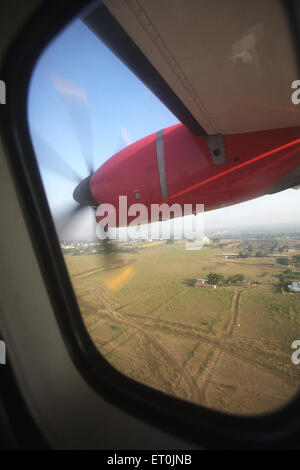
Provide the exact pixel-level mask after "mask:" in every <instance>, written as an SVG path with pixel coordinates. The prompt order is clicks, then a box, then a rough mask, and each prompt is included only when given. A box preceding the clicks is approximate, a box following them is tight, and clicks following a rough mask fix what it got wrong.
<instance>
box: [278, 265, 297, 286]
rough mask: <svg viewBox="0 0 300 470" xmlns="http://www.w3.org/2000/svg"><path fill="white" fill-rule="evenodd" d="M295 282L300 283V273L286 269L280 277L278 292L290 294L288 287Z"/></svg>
mask: <svg viewBox="0 0 300 470" xmlns="http://www.w3.org/2000/svg"><path fill="white" fill-rule="evenodd" d="M293 281H300V273H299V272H296V271H293V270H292V269H286V270H285V271H283V273H281V274H279V276H278V284H277V286H276V287H277V291H278V292H283V291H286V292H288V290H289V289H288V285H289V284H292V282H293Z"/></svg>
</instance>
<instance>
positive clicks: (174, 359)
mask: <svg viewBox="0 0 300 470" xmlns="http://www.w3.org/2000/svg"><path fill="white" fill-rule="evenodd" d="M101 291H102V293H103V296H102V300H103V302H104V303H105V305H106V308H107V310H108V312H109V315H110V317H111V319H112V320H113V321H114V322H117V323H119V324H122V325H126V326H129V327H131V328H135V329H136V330H138V331H139V332H140V333H142V335H143V337H144V338H145V340H146V351H145V352H146V353H147V357H148V359H149V360H150V365H151V364H152V366H153V363H155V359H153V358H152V357H151V356H152V354H151V347H150V346H151V345H152V346H154V347H155V348H156V349H157V350H158V351H159V352H160V353H161V354H162V355H163V356H164V357H165V359H166V360H167V361H168V363H169V364H170V365H171V366H172V367H173V368H174V369H175V370H176V371H177V372H178V373H179V374H180V375H181V376H182V377H183V378H184V379H185V381H186V382H187V384H188V386H189V389H190V394H191V396H190V398H191V400H192V401H193V402H196V403H198V402H199V397H200V391H199V388H198V386H197V383H196V381H195V379H194V377H193V375H192V374H191V373H190V371H189V368H188V367H186V366H183V365H182V362H181V359H180V358H179V357H178V355H177V354H176V352H175V351H171V350H169V349H168V348H167V347H166V345H164V344H162V343H161V342H160V341H159V340H158V339H157V338H156V337H155V336H153V335H152V334H150V333H149V332H147V331H146V329H145V327H144V325H143V326H140V325H138V324H137V323H136V322H134V321H132V320H128V319H125V318H124V317H122V316H121V314H120V313H118V312H116V311H115V310H114V309H113V307H112V303H111V301H109V300H108V296H107V295H106V293H105V292H104V291H103V289H101Z"/></svg>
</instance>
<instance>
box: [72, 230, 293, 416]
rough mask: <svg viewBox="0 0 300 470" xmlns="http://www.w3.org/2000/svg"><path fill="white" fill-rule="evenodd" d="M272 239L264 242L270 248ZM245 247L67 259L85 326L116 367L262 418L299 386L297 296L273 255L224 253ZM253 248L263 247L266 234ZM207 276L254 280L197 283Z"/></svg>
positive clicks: (230, 243) (146, 249)
mask: <svg viewBox="0 0 300 470" xmlns="http://www.w3.org/2000/svg"><path fill="white" fill-rule="evenodd" d="M273 242H274V241H273ZM276 242H277V245H278V240H275V243H271V242H270V240H269V239H268V244H270V246H271V248H272V249H273V248H274V246H276ZM279 242H280V240H279ZM249 243H250V242H249V241H247V240H245V237H244V238H243V240H242V241H240V240H236V239H232V240H231V239H227V240H225V241H223V243H222V246H221V247H220V241H218V242H216V243H213V244H212V245H209V246H205V247H203V248H202V249H201V250H199V251H187V250H185V245H184V243H183V242H176V243H174V244H166V243H165V242H161V243H154V244H149V246H147V245H145V246H143V248H142V249H141V250H139V251H138V252H136V253H123V252H122V253H120V254H119V263H118V262H115V263H114V264H112V265H111V266H110V267H109V268H108V267H107V266H106V265H105V262H104V255H103V254H93V255H85V254H81V255H80V256H72V255H65V261H66V265H67V267H68V270H69V272H70V276H71V280H72V283H73V286H74V290H75V293H76V296H77V300H78V304H79V307H80V309H81V312H82V316H83V319H84V322H85V325H86V327H87V330H88V332H89V334H90V336H91V338H92V339H93V341H94V343H95V344H96V346H97V348H98V349H99V350H100V352H101V353H102V354H103V355H104V357H105V358H106V359H107V360H108V361H109V362H110V363H111V364H112V365H113V366H114V367H115V368H116V369H118V370H120V371H122V372H123V373H125V374H127V375H128V376H130V377H132V378H134V379H135V380H138V381H140V382H142V383H145V384H147V385H149V386H151V387H154V388H156V389H159V390H161V391H163V392H165V393H168V394H171V395H174V396H177V397H179V398H182V399H184V400H188V401H192V402H195V403H198V404H202V405H204V406H207V407H211V408H214V409H218V410H222V411H225V412H228V413H239V414H259V413H264V412H268V411H270V410H273V409H276V408H278V407H279V406H282V405H283V404H285V403H286V402H287V401H288V400H289V399H291V398H292V396H293V394H294V393H295V392H296V390H297V388H298V385H299V384H300V365H299V366H297V365H294V364H293V363H292V361H291V354H292V352H293V350H292V349H291V344H292V342H293V341H294V340H295V339H300V294H293V293H288V292H281V291H278V289H276V283H277V282H278V276H279V275H280V274H281V273H282V272H284V270H286V266H281V265H280V264H278V263H276V254H274V255H273V254H272V252H271V251H269V253H268V256H267V255H266V256H250V257H247V258H237V259H224V257H223V253H224V251H228V250H230V251H235V250H239V249H241V247H242V249H244V248H245V246H247V244H248V245H249ZM251 245H252V246H251V250H254V251H255V250H256V249H266V246H265V247H264V244H263V240H255V239H254V240H253V239H251ZM271 248H269V246H268V247H267V249H269V250H270V249H271ZM295 253H296V254H297V253H298V254H299V253H300V250H299V249H296V250H295ZM295 253H294V254H295ZM293 269H294V271H295V272H296V271H297V272H298V270H299V268H293ZM211 272H217V273H219V274H220V275H223V276H224V277H228V276H234V275H236V274H237V273H242V274H243V275H244V277H245V279H247V280H248V281H249V282H250V284H249V285H248V286H243V285H234V284H232V285H218V286H217V288H215V289H201V288H200V289H196V288H194V282H195V280H196V279H198V278H205V277H206V276H207V275H208V274H209V273H211Z"/></svg>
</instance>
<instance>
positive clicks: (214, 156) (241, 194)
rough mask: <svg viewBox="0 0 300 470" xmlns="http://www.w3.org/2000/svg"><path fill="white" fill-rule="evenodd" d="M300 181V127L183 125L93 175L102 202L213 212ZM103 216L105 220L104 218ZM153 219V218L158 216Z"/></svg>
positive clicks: (142, 142) (120, 155)
mask: <svg viewBox="0 0 300 470" xmlns="http://www.w3.org/2000/svg"><path fill="white" fill-rule="evenodd" d="M298 184H300V127H293V128H283V129H273V130H267V131H257V132H250V133H244V134H231V135H225V136H224V137H223V136H221V135H219V136H203V137H196V136H193V135H192V134H191V133H190V132H189V131H188V130H187V129H186V128H185V127H184V126H183V125H182V124H178V125H175V126H172V127H169V128H167V129H164V130H163V131H159V132H157V133H155V134H151V135H149V136H147V137H145V138H143V139H141V140H139V141H137V142H135V143H134V144H132V145H129V146H128V147H126V148H124V149H123V150H121V151H120V152H118V153H117V154H115V155H114V156H113V157H111V158H110V159H109V160H108V161H107V162H105V163H104V164H103V165H102V166H101V167H100V168H99V169H98V170H97V171H96V172H95V173H94V174H93V175H92V177H91V179H90V190H91V193H92V195H93V198H94V199H95V200H96V201H97V202H98V203H99V204H100V205H101V204H103V203H106V204H107V203H109V204H112V205H113V206H114V207H115V208H116V211H117V219H116V225H117V226H121V225H126V224H127V223H129V222H130V221H131V220H132V219H133V218H134V216H132V217H130V216H129V217H128V218H127V221H126V223H125V222H124V219H123V220H121V221H120V220H119V217H118V215H119V196H127V205H128V207H130V206H132V205H133V204H136V203H142V204H144V205H145V206H146V207H147V209H148V213H149V221H150V214H151V205H152V204H161V203H163V202H165V203H168V204H174V203H179V204H180V205H181V207H182V210H183V206H184V204H192V205H193V207H196V204H204V210H205V211H209V210H213V209H217V208H220V207H225V206H228V205H231V204H236V203H240V202H243V201H246V200H248V199H252V198H256V197H258V196H261V195H263V194H267V193H270V192H276V191H280V190H282V189H286V188H288V187H292V186H295V185H298ZM98 220H99V218H98ZM152 221H153V220H152Z"/></svg>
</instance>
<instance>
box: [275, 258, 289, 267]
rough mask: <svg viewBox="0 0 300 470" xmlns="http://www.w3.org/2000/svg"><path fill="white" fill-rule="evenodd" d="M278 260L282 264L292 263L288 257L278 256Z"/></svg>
mask: <svg viewBox="0 0 300 470" xmlns="http://www.w3.org/2000/svg"><path fill="white" fill-rule="evenodd" d="M276 261H277V263H278V264H281V265H282V266H288V265H289V264H290V260H289V259H288V258H276Z"/></svg>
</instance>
